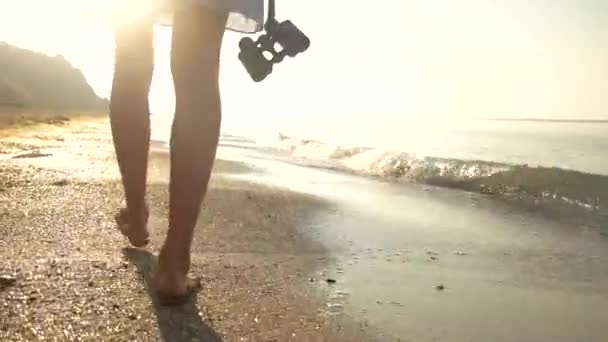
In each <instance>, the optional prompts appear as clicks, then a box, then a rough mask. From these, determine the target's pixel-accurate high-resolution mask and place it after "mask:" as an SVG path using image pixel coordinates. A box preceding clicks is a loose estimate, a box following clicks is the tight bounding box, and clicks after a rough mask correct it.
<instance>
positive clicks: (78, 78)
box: [0, 42, 108, 111]
mask: <svg viewBox="0 0 608 342" xmlns="http://www.w3.org/2000/svg"><path fill="white" fill-rule="evenodd" d="M0 107H18V108H24V109H40V110H87V111H96V110H107V108H108V100H107V99H102V98H100V97H99V96H97V94H95V92H94V91H93V88H91V86H90V85H89V84H88V83H87V81H86V79H85V77H84V75H83V74H82V72H81V71H80V70H78V69H76V68H74V67H73V66H72V65H71V64H70V63H69V62H68V61H67V60H66V59H65V58H64V57H63V56H61V55H59V56H56V57H49V56H47V55H44V54H42V53H38V52H34V51H30V50H26V49H21V48H17V47H15V46H12V45H9V44H6V43H3V42H0Z"/></svg>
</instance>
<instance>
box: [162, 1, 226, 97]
mask: <svg viewBox="0 0 608 342" xmlns="http://www.w3.org/2000/svg"><path fill="white" fill-rule="evenodd" d="M226 21H227V14H224V13H220V12H216V11H212V10H208V9H206V8H204V7H202V6H196V7H193V8H191V9H190V10H179V11H177V12H176V13H175V17H174V20H173V34H172V44H171V70H172V73H173V79H174V81H175V88H176V89H175V91H176V93H178V92H181V91H182V90H184V88H187V87H193V86H194V87H198V86H201V85H202V84H203V82H209V81H211V82H214V81H215V82H217V77H218V73H219V64H220V62H219V61H220V48H221V45H222V39H223V37H224V31H225V28H226ZM176 95H178V94H176Z"/></svg>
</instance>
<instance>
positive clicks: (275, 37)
mask: <svg viewBox="0 0 608 342" xmlns="http://www.w3.org/2000/svg"><path fill="white" fill-rule="evenodd" d="M269 13H270V14H269V18H268V21H267V22H266V24H265V25H264V29H265V32H264V34H263V35H261V36H260V37H259V38H258V39H257V40H256V41H254V40H253V39H251V38H249V37H244V38H242V39H241V41H240V42H239V48H240V52H239V60H240V61H241V63H242V64H243V66H244V67H245V70H247V72H248V73H249V75H250V76H251V78H252V79H253V80H254V81H255V82H261V81H262V80H264V79H265V78H266V76H268V75H269V74H270V73H272V69H273V65H274V64H278V63H281V62H282V61H283V59H284V58H285V56H289V57H295V56H296V55H298V54H299V53H302V52H304V51H306V50H307V49H308V47H309V46H310V39H308V37H306V35H305V34H304V33H302V31H300V30H299V29H298V28H297V27H296V26H295V25H294V24H293V23H292V22H291V21H289V20H286V21H283V22H281V23H279V22H277V21H276V20H275V19H274V1H272V0H271V1H270V9H269ZM277 44H278V45H279V46H280V50H279V51H277V49H276V46H277ZM264 53H267V54H268V55H269V56H268V57H267V56H266V55H265V54H264Z"/></svg>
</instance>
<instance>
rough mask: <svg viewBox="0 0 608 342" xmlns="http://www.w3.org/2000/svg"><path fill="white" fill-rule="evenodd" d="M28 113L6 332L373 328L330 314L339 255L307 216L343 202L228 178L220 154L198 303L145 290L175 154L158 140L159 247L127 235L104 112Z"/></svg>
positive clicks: (12, 144)
mask: <svg viewBox="0 0 608 342" xmlns="http://www.w3.org/2000/svg"><path fill="white" fill-rule="evenodd" d="M35 121H36V122H34V123H32V122H30V123H29V124H26V125H24V124H23V122H20V121H19V120H18V121H16V122H13V123H12V124H10V125H8V124H5V125H4V127H3V129H2V130H0V135H1V136H2V142H1V143H0V152H1V154H0V158H2V161H1V166H0V204H1V205H0V227H1V228H0V258H1V259H2V260H3V261H2V263H0V307H1V308H2V309H1V310H0V311H1V312H2V314H0V339H1V340H3V341H32V340H57V341H84V340H90V341H100V340H103V341H135V340H137V341H155V340H165V341H215V340H225V341H285V340H298V341H357V340H369V338H370V337H369V336H365V333H364V330H365V329H363V327H360V326H358V325H357V324H356V323H355V322H354V321H352V320H350V319H349V318H347V317H343V316H340V315H328V313H327V312H326V310H325V309H324V307H325V303H324V302H323V300H322V299H321V298H320V297H318V296H314V295H311V291H310V288H311V286H312V285H319V286H331V285H329V284H327V282H326V279H324V278H321V277H319V278H314V277H312V276H311V274H313V272H314V271H315V270H316V269H317V268H318V267H320V266H322V265H323V264H325V263H327V262H328V261H329V260H331V258H332V256H331V255H330V254H328V251H327V249H326V248H325V247H324V246H323V245H322V244H321V243H319V241H317V240H315V239H314V238H313V237H312V235H310V234H306V232H305V231H303V228H302V227H304V226H303V225H302V224H301V223H303V222H307V221H308V220H310V219H311V218H312V217H314V216H315V215H317V213H319V212H324V211H329V210H331V204H330V203H329V202H328V201H325V200H323V199H321V198H319V197H316V196H311V195H304V194H298V193H295V192H292V191H288V190H285V189H283V188H278V187H268V186H262V185H255V184H253V183H251V182H246V181H235V180H228V179H226V178H225V175H227V174H238V173H244V172H251V171H254V170H251V169H250V168H249V167H248V166H247V165H245V164H242V163H238V162H232V161H223V160H221V159H220V160H218V161H217V162H216V164H215V170H214V176H213V179H212V181H211V186H210V191H209V193H208V196H207V199H206V201H205V204H204V206H203V211H202V215H201V218H200V222H199V225H198V228H197V231H196V237H195V242H194V246H193V253H194V255H193V269H192V272H193V274H196V275H199V276H200V275H202V276H203V277H204V289H203V291H201V292H200V293H199V295H198V296H197V299H196V302H192V303H189V304H187V305H186V306H184V307H180V308H177V309H168V308H163V307H160V306H158V305H157V303H156V301H155V298H154V296H153V295H152V294H150V293H148V292H147V291H146V289H147V282H148V281H149V279H150V276H151V274H152V273H153V272H154V267H155V258H156V256H155V255H156V253H157V251H158V249H159V247H160V245H161V243H162V241H163V237H164V233H165V231H166V227H167V220H166V212H167V195H168V194H167V184H166V182H167V179H168V178H167V176H168V163H167V161H168V160H167V153H166V152H165V151H159V150H153V151H152V153H151V161H150V172H149V184H150V186H149V196H150V203H151V205H152V208H151V219H150V230H151V233H152V243H151V246H150V247H149V248H148V249H146V250H139V249H131V248H128V245H127V242H126V241H125V239H124V238H123V237H122V236H121V235H120V234H119V233H118V231H117V230H116V229H115V226H114V223H113V220H112V217H113V215H114V213H115V212H116V209H117V208H118V207H120V206H121V205H122V204H123V198H122V192H121V187H120V184H119V178H118V173H117V167H116V165H115V164H114V155H113V147H112V145H111V135H110V133H109V126H108V124H107V119H105V118H96V119H91V118H80V119H79V118H72V119H69V118H63V119H61V118H60V119H59V120H46V119H37V120H35Z"/></svg>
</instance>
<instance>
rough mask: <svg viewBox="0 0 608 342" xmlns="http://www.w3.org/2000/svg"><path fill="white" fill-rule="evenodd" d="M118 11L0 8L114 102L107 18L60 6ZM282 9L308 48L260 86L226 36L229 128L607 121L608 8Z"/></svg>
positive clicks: (6, 3)
mask: <svg viewBox="0 0 608 342" xmlns="http://www.w3.org/2000/svg"><path fill="white" fill-rule="evenodd" d="M62 1H63V2H62ZM111 1H113V0H89V1H88V2H86V0H54V1H51V0H0V40H5V41H7V42H9V43H11V44H14V45H18V46H21V47H25V48H30V49H35V50H39V51H42V52H45V53H48V54H51V55H54V54H59V53H60V54H63V55H64V56H65V57H66V58H67V59H68V60H69V61H71V62H72V63H73V64H74V65H75V66H76V67H78V68H80V69H81V70H82V71H83V72H84V74H85V76H86V77H87V79H88V80H89V82H90V83H91V84H92V86H93V87H94V89H95V90H96V91H97V93H98V94H100V95H101V96H108V94H109V90H110V85H111V77H112V62H113V61H112V58H113V51H112V48H113V42H112V39H111V38H112V37H111V35H110V32H109V30H108V28H107V25H106V24H107V23H106V24H104V20H103V18H104V17H103V16H102V15H100V14H99V13H96V14H94V15H92V14H91V13H92V12H91V11H89V12H88V13H89V14H88V15H84V14H83V13H82V12H78V11H77V10H74V7H71V8H72V10H70V9H69V8H70V7H57V6H59V4H62V3H65V4H68V3H70V2H71V3H79V4H81V5H82V4H87V5H88V4H96V5H100V4H102V3H103V4H108V3H111ZM122 2H123V3H126V1H122ZM133 2H135V0H132V3H133ZM277 2H278V6H279V7H278V9H277V14H278V17H279V19H290V20H292V21H293V22H295V23H296V24H297V25H298V26H299V27H300V28H301V29H302V30H303V31H304V32H306V33H307V34H308V35H309V36H310V38H311V40H312V45H311V48H310V50H309V51H307V52H306V53H305V54H303V55H300V56H298V57H296V58H295V59H287V60H286V61H285V62H284V63H282V64H280V65H278V66H277V67H276V68H275V71H274V73H273V74H272V75H271V76H269V78H268V79H267V80H266V81H264V82H262V83H261V84H255V83H253V82H252V81H250V79H249V78H248V75H247V74H246V73H245V71H244V69H243V68H242V66H241V65H240V63H239V61H238V59H237V54H238V48H237V44H238V40H239V39H240V38H241V37H242V36H241V35H238V34H235V33H229V34H227V36H226V39H225V47H224V49H223V59H222V63H223V65H222V93H223V106H224V112H225V113H226V116H230V115H232V118H233V119H234V118H239V119H238V120H245V121H247V119H246V118H248V117H252V118H257V120H262V121H263V120H268V122H270V121H272V122H273V124H275V125H279V126H280V125H281V124H282V123H288V122H290V121H292V120H294V118H301V119H302V120H301V122H303V123H305V122H308V123H310V124H313V123H314V124H319V123H320V122H322V121H320V120H324V119H325V118H329V117H331V118H334V120H366V119H369V115H374V116H378V115H381V117H382V118H383V120H387V121H389V122H390V121H391V120H392V119H395V118H398V117H399V118H401V117H425V118H428V117H436V116H437V117H443V116H449V117H544V118H576V119H582V118H602V119H608V96H607V95H606V94H607V93H608V43H607V42H608V1H605V0H576V1H575V0H458V1H454V0H443V1H439V0H435V1H429V0H376V1H363V0H331V1H322V0H308V1H291V0H284V1H281V0H279V1H277ZM51 6H55V7H54V8H53V7H51ZM82 7H86V6H80V8H82ZM128 13H137V11H133V12H131V11H129V12H128ZM169 40H170V30H169V29H167V28H160V29H158V30H157V35H156V51H157V56H156V70H155V78H154V84H153V89H152V93H151V97H150V100H151V104H152V110H153V111H154V112H159V113H161V112H163V113H164V112H167V113H168V112H172V109H173V101H174V100H173V90H172V82H171V75H170V72H169V60H168V53H169V50H168V47H169ZM315 119H316V120H315ZM234 120H237V119H234Z"/></svg>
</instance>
